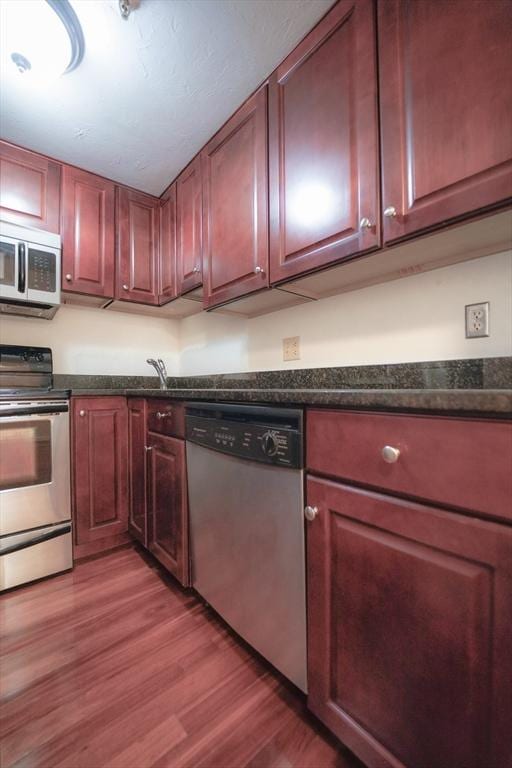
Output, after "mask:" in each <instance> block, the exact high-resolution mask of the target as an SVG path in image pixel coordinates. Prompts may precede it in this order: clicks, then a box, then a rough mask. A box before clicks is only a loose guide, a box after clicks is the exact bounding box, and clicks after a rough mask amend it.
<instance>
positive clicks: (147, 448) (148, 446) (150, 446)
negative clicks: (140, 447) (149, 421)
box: [144, 445, 153, 453]
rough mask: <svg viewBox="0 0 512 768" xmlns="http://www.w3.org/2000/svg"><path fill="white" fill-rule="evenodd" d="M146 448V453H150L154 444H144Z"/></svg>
mask: <svg viewBox="0 0 512 768" xmlns="http://www.w3.org/2000/svg"><path fill="white" fill-rule="evenodd" d="M144 450H145V451H146V453H149V452H150V451H152V450H153V446H152V445H145V446H144Z"/></svg>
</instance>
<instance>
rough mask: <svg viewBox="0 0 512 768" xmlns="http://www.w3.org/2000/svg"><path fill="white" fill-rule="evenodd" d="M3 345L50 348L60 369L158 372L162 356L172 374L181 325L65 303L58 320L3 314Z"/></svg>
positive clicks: (0, 333) (0, 335) (0, 326)
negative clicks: (155, 364)
mask: <svg viewBox="0 0 512 768" xmlns="http://www.w3.org/2000/svg"><path fill="white" fill-rule="evenodd" d="M0 340H1V342H2V344H26V345H34V346H40V347H51V348H52V350H53V359H54V371H55V373H95V374H98V373H103V374H126V375H128V374H131V375H146V376H149V375H151V374H152V373H153V374H154V371H153V369H152V368H151V367H150V366H149V365H148V364H147V363H146V358H148V357H161V358H162V359H163V360H164V361H165V363H166V365H167V370H168V372H169V374H170V375H173V374H176V372H177V370H178V364H179V324H178V323H177V322H176V321H175V320H172V319H165V320H164V319H160V318H154V317H144V316H141V315H130V314H128V313H126V312H109V311H107V310H100V309H84V308H82V307H80V308H79V307H69V306H62V307H61V308H60V309H59V311H58V312H57V314H56V315H55V317H54V318H53V320H49V321H48V320H36V319H32V318H27V317H13V316H5V315H4V316H2V317H1V319H0Z"/></svg>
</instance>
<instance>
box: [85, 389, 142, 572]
mask: <svg viewBox="0 0 512 768" xmlns="http://www.w3.org/2000/svg"><path fill="white" fill-rule="evenodd" d="M72 467H73V486H74V528H75V557H76V556H82V555H88V554H92V553H94V552H97V551H100V550H102V549H108V548H110V547H111V546H114V545H115V544H120V543H123V541H124V540H126V541H128V534H127V525H128V419H127V408H126V399H125V398H124V397H83V398H73V400H72Z"/></svg>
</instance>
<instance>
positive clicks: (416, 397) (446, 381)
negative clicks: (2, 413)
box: [54, 357, 512, 417]
mask: <svg viewBox="0 0 512 768" xmlns="http://www.w3.org/2000/svg"><path fill="white" fill-rule="evenodd" d="M54 384H55V386H59V387H61V388H65V389H69V390H70V391H71V393H72V395H74V396H82V397H83V396H90V395H96V396H110V395H128V396H132V397H134V396H135V397H163V398H169V399H174V400H189V401H191V400H210V401H212V400H213V401H215V400H219V401H224V402H227V401H231V402H250V403H280V404H289V405H313V406H324V407H337V408H359V409H364V408H366V409H368V410H396V411H417V412H429V411H432V412H434V411H438V412H439V411H440V412H444V413H460V414H466V415H468V414H479V413H481V414H487V415H496V416H501V417H503V416H512V388H511V385H512V358H511V357H498V358H482V359H473V360H447V361H434V362H425V363H399V364H393V365H368V366H347V367H341V368H311V369H295V370H284V371H256V372H248V373H236V374H215V375H210V376H182V377H169V379H168V386H169V388H168V389H167V390H161V389H159V388H158V379H157V378H156V377H151V376H105V375H101V376H84V375H77V376H72V375H62V374H61V375H58V374H57V375H55V377H54Z"/></svg>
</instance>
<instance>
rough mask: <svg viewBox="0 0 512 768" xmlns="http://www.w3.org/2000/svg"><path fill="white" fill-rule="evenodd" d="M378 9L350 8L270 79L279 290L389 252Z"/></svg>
mask: <svg viewBox="0 0 512 768" xmlns="http://www.w3.org/2000/svg"><path fill="white" fill-rule="evenodd" d="M378 143H379V142H378V119H377V65H376V44H375V22H374V8H373V4H372V2H371V0H340V2H339V3H337V4H336V5H335V6H334V8H333V9H332V10H331V11H330V13H328V14H327V16H325V18H324V19H322V21H321V22H320V23H319V24H318V25H317V26H316V27H315V28H314V29H313V30H312V31H311V32H310V34H309V35H308V36H307V37H306V38H305V39H304V40H303V41H302V42H301V43H300V44H299V45H298V46H297V48H296V49H295V50H294V51H293V52H292V53H291V54H290V55H289V56H288V58H287V59H285V61H284V62H283V63H282V64H281V65H280V66H279V67H278V68H277V70H276V72H274V74H273V75H272V76H271V78H270V90H269V151H270V155H269V157H270V165H269V170H270V282H271V283H274V282H277V281H280V280H284V279H285V278H288V277H293V276H295V275H299V274H301V273H303V272H307V271H308V270H311V269H315V268H317V267H321V266H324V265H325V264H330V263H332V262H335V261H338V260H340V259H343V258H345V257H347V256H352V255H354V254H356V253H359V252H360V251H367V250H370V249H372V248H376V247H377V246H379V245H380V216H379V171H378V163H379V157H378Z"/></svg>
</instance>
